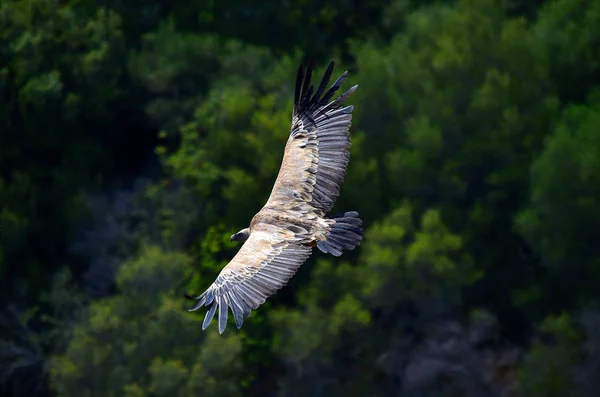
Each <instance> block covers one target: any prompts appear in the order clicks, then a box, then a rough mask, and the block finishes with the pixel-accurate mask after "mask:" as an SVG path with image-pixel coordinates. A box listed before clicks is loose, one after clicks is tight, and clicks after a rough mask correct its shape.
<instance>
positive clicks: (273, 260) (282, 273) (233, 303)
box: [190, 224, 312, 333]
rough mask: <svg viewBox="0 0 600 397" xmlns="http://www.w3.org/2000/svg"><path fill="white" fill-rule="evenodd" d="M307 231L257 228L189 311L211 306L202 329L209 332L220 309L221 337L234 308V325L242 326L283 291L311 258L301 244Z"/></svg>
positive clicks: (261, 225)
mask: <svg viewBox="0 0 600 397" xmlns="http://www.w3.org/2000/svg"><path fill="white" fill-rule="evenodd" d="M306 233H307V231H306V230H302V229H301V228H299V227H297V226H293V225H287V227H286V226H285V225H284V226H275V225H271V224H258V225H256V226H255V227H254V230H253V231H252V233H251V234H250V237H248V240H246V242H245V243H244V245H243V246H242V248H240V250H239V251H238V253H237V254H236V256H235V257H234V258H233V259H232V260H231V262H229V264H228V265H227V266H225V267H224V268H223V270H221V273H219V275H218V276H217V279H216V280H215V282H214V283H213V284H212V285H211V286H210V287H209V288H208V289H207V290H206V292H204V293H203V294H202V295H200V296H198V297H196V298H194V299H197V300H198V303H196V305H195V306H194V307H192V308H191V309H190V311H194V310H197V309H199V308H200V307H202V306H210V308H209V309H208V312H207V313H206V317H204V322H203V323H202V329H203V330H204V329H206V327H208V325H209V324H210V322H211V321H212V319H213V317H214V315H215V312H216V310H217V308H218V309H219V316H218V319H219V333H223V331H224V330H225V326H226V324H227V314H228V309H229V308H231V311H232V313H233V317H234V319H235V324H236V326H237V327H238V328H240V327H241V326H242V323H243V321H244V319H246V318H248V316H249V315H250V312H251V311H252V310H253V309H256V308H258V307H259V306H260V305H262V304H263V303H264V302H265V300H266V299H267V298H268V297H269V296H271V295H273V294H274V293H275V292H276V291H277V290H279V289H280V288H281V287H283V286H284V285H285V284H287V282H288V281H289V280H290V279H291V278H292V276H293V275H294V274H295V273H296V271H297V270H298V268H299V267H300V266H301V265H302V264H303V263H304V262H305V261H306V259H307V258H308V257H309V256H310V254H311V251H312V248H311V247H310V246H307V245H304V244H301V243H300V242H301V241H305V239H306V235H305V234H306Z"/></svg>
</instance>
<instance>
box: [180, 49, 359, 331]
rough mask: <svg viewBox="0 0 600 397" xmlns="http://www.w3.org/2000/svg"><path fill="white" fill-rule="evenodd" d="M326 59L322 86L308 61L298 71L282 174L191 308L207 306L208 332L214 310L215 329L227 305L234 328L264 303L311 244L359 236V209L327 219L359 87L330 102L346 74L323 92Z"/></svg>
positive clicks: (348, 245) (331, 244)
mask: <svg viewBox="0 0 600 397" xmlns="http://www.w3.org/2000/svg"><path fill="white" fill-rule="evenodd" d="M333 65H334V62H333V61H331V63H330V64H329V66H328V67H327V70H326V71H325V74H324V75H323V79H322V80H321V83H320V84H319V86H318V87H317V89H316V90H315V89H314V86H313V85H312V84H311V81H310V80H311V75H312V65H309V66H308V67H307V69H306V72H304V69H303V67H302V65H301V66H300V67H299V69H298V74H297V78H296V89H295V95H294V109H293V113H292V128H291V132H290V136H289V138H288V141H287V143H286V145H285V150H284V155H283V161H282V163H281V168H280V169H279V174H278V175H277V179H276V181H275V184H274V186H273V190H272V191H271V195H270V196H269V199H268V200H267V203H266V204H265V205H264V207H263V208H262V209H261V210H260V211H259V212H258V213H257V214H256V215H255V216H254V218H252V220H251V222H250V226H249V227H248V228H246V229H242V230H241V231H239V232H238V233H236V234H234V235H233V236H231V240H236V241H244V244H243V245H242V247H241V248H240V250H239V251H238V253H237V255H236V256H235V257H234V258H233V259H232V260H231V262H229V264H227V266H225V267H224V268H223V270H221V273H219V275H218V276H217V279H216V280H215V282H214V283H213V284H212V285H211V286H210V287H209V288H208V289H207V290H206V291H205V292H204V293H203V294H202V295H200V296H198V297H196V298H193V299H197V300H198V302H197V303H196V304H195V305H194V307H192V308H191V309H190V311H194V310H197V309H199V308H200V307H202V306H209V309H208V311H207V313H206V316H205V318H204V322H203V323H202V329H206V327H208V325H209V324H210V322H211V321H212V319H213V317H214V316H215V314H216V313H217V309H218V312H219V313H218V324H219V333H223V331H224V330H225V326H226V324H227V314H228V311H229V309H231V312H232V313H233V317H234V320H235V324H236V326H237V328H240V327H241V326H242V323H243V321H244V320H245V319H246V318H248V316H250V313H251V311H252V310H253V309H256V308H258V307H259V306H260V305H261V304H263V303H264V302H265V300H266V299H267V298H268V297H269V296H271V295H273V294H274V293H275V292H276V291H277V290H279V289H280V288H281V287H283V286H284V285H285V284H287V282H288V281H289V280H290V278H292V276H293V275H294V274H295V273H296V271H297V270H298V268H299V267H300V266H301V265H302V264H303V263H304V262H305V261H306V259H307V258H308V257H309V256H310V254H311V253H312V249H313V247H315V246H316V247H317V248H319V250H321V251H322V252H324V253H329V254H332V255H335V256H339V255H341V254H342V250H352V249H354V247H356V246H357V245H359V244H360V242H361V241H362V236H363V231H362V229H361V227H360V225H361V223H362V221H361V219H360V218H359V217H358V213H357V212H354V211H352V212H345V213H342V214H338V215H334V216H331V217H326V214H327V213H328V212H329V211H330V210H331V208H332V207H333V204H334V202H335V199H336V198H337V196H338V195H339V192H340V185H341V183H342V182H343V180H344V176H345V175H346V168H347V167H348V162H349V160H350V152H349V149H350V133H349V129H350V125H351V124H352V110H353V106H351V105H350V106H345V105H343V102H344V101H345V100H346V99H347V98H348V97H349V96H350V95H351V94H352V93H353V92H354V91H355V90H356V88H357V86H356V85H355V86H353V87H352V88H350V89H349V90H348V91H346V92H344V93H343V94H341V95H339V96H338V97H336V98H335V99H332V98H333V97H334V95H335V94H336V92H337V91H338V90H339V88H340V86H341V85H342V83H343V82H344V80H345V79H346V76H347V74H348V72H344V73H343V74H342V75H341V76H340V77H339V78H338V79H337V80H336V81H335V82H334V83H333V85H332V86H331V87H330V88H329V89H328V90H327V91H325V89H326V88H327V84H328V83H329V79H330V77H331V74H332V72H333Z"/></svg>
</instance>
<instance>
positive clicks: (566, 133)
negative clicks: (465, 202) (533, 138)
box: [517, 105, 600, 307]
mask: <svg viewBox="0 0 600 397" xmlns="http://www.w3.org/2000/svg"><path fill="white" fill-rule="evenodd" d="M598 123H600V107H598V105H591V106H572V107H569V108H568V109H567V110H566V111H565V113H564V115H563V117H562V118H561V121H560V123H559V125H558V127H557V128H556V130H555V132H554V133H553V134H552V135H551V136H550V137H549V139H548V141H547V143H546V145H545V148H544V150H543V152H542V153H541V154H540V155H539V157H538V158H537V159H536V160H535V161H534V163H533V165H532V167H531V181H532V182H531V199H530V203H529V204H528V206H527V207H526V209H525V210H524V211H523V212H522V213H521V214H520V215H519V217H518V218H517V225H518V227H519V228H520V230H521V231H522V233H523V235H524V236H526V237H527V239H528V240H529V241H530V242H531V244H532V246H533V247H535V249H536V250H537V252H539V253H540V256H541V257H542V260H543V262H544V264H545V265H546V266H547V267H549V270H548V271H549V277H548V283H549V285H548V292H549V293H550V291H552V293H553V294H554V293H556V292H557V288H558V291H560V290H563V291H570V295H569V296H568V297H567V298H566V299H565V297H563V298H562V301H563V302H562V305H567V307H568V306H570V305H571V304H573V303H574V302H577V301H579V302H583V301H585V300H587V299H588V297H589V296H590V295H591V294H594V291H596V290H597V285H596V283H595V281H593V280H595V279H597V278H598V277H599V276H600V274H599V273H598V270H597V269H598V264H599V263H600V262H598V255H597V252H596V249H595V244H596V243H595V241H596V237H597V236H596V230H597V225H598V223H599V222H600V209H599V207H598V197H600V172H599V170H600V160H599V159H600V130H599V129H598Z"/></svg>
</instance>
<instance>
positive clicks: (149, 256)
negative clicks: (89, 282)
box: [51, 247, 241, 396]
mask: <svg viewBox="0 0 600 397" xmlns="http://www.w3.org/2000/svg"><path fill="white" fill-rule="evenodd" d="M189 266H190V261H189V258H187V257H186V256H185V255H184V254H181V253H165V252H162V251H161V250H159V249H158V248H156V247H147V248H145V249H144V250H143V251H142V253H141V254H140V256H139V257H138V258H136V259H134V260H131V261H129V262H127V263H124V264H123V265H122V266H121V268H120V269H119V272H118V274H117V286H118V290H119V292H118V293H117V294H116V295H115V296H113V297H110V298H107V299H103V300H99V301H96V302H94V303H92V304H91V305H90V308H89V318H88V319H86V320H85V321H83V322H82V323H81V324H79V325H77V326H76V327H75V329H74V334H73V339H72V340H71V343H70V344H69V346H68V348H67V350H66V351H65V353H64V355H60V356H57V357H56V359H55V360H54V364H53V365H52V367H51V368H52V369H51V379H52V382H53V385H54V387H55V389H56V392H57V393H58V395H59V396H71V395H72V396H81V395H84V396H113V395H114V396H116V395H131V396H136V395H152V396H174V395H175V396H184V395H190V393H192V394H196V393H202V394H203V395H209V396H235V395H239V387H238V386H237V383H236V382H235V378H236V376H238V375H237V374H238V373H239V371H240V369H241V367H240V365H239V361H238V356H239V353H240V350H241V341H240V339H239V337H237V336H235V335H229V336H226V337H225V338H219V337H218V336H216V335H209V334H204V333H201V332H198V330H199V329H200V323H201V318H200V317H198V316H192V315H190V314H188V313H187V312H186V311H185V310H184V307H183V306H182V300H181V293H178V294H174V291H173V287H174V286H175V285H177V284H179V283H180V282H181V280H182V279H183V277H184V276H185V275H186V273H188V272H189V271H190V270H191V269H190V267H189ZM217 338H219V339H217ZM223 379H229V380H228V381H224V380H223Z"/></svg>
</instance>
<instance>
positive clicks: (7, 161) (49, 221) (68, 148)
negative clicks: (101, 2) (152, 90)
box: [0, 0, 124, 296]
mask: <svg viewBox="0 0 600 397" xmlns="http://www.w3.org/2000/svg"><path fill="white" fill-rule="evenodd" d="M120 25H121V19H120V17H119V15H117V14H116V13H114V12H113V11H111V10H107V9H103V8H97V9H94V10H86V9H85V7H84V3H82V4H81V5H80V6H77V5H75V4H65V3H64V2H57V1H54V0H33V1H29V0H27V1H23V0H8V1H4V2H2V4H1V5H0V32H1V33H0V45H1V47H2V50H1V51H2V56H1V57H0V70H2V75H3V76H4V78H3V83H2V96H1V97H0V109H1V110H0V125H1V126H2V128H1V134H2V137H1V141H2V150H1V151H0V164H1V165H2V172H1V173H0V208H2V210H1V215H0V225H1V228H2V235H1V237H0V246H1V249H0V252H2V259H0V263H3V265H2V266H1V267H0V270H1V271H2V273H1V275H2V277H1V279H2V281H3V282H2V288H1V289H2V291H3V293H4V294H7V293H9V294H10V292H13V291H12V285H11V284H10V283H5V282H4V281H5V280H7V279H8V278H13V277H16V278H17V279H19V280H22V281H25V283H26V284H27V285H26V287H29V288H31V289H29V288H27V289H26V290H24V291H23V293H24V295H25V296H26V295H27V294H32V290H38V289H40V287H41V286H42V285H43V280H44V277H46V276H47V275H48V274H49V273H51V271H52V270H55V269H56V267H57V266H59V265H58V264H57V263H54V262H52V261H53V260H54V259H58V258H60V257H61V255H64V253H63V252H62V250H64V248H62V246H63V245H64V241H65V237H66V235H67V234H68V233H69V225H70V223H71V221H72V220H73V218H74V217H75V216H77V215H79V210H78V208H77V201H76V199H75V198H76V196H77V194H78V193H79V190H80V189H81V187H82V186H86V185H89V183H90V182H91V181H90V179H93V178H96V177H97V176H98V175H100V174H102V173H103V171H105V170H107V169H108V167H109V165H110V162H109V161H107V158H106V156H104V155H105V152H104V151H103V148H102V147H101V146H100V145H99V144H100V143H101V142H102V139H104V137H105V135H106V134H107V132H106V129H110V128H111V127H113V125H114V124H113V117H112V115H111V113H110V108H111V106H113V105H114V104H115V101H117V100H118V97H119V95H120V94H121V92H120V91H121V89H120V88H119V86H118V84H119V83H120V79H121V78H122V71H123V68H122V62H121V60H122V58H123V54H124V47H123V37H122V35H121V32H120ZM92 120H93V121H92ZM82 131H85V133H82ZM39 215H41V216H39ZM43 258H51V260H50V262H49V263H45V259H43ZM60 265H62V264H60ZM45 269H48V270H45ZM15 293H16V292H15Z"/></svg>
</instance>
